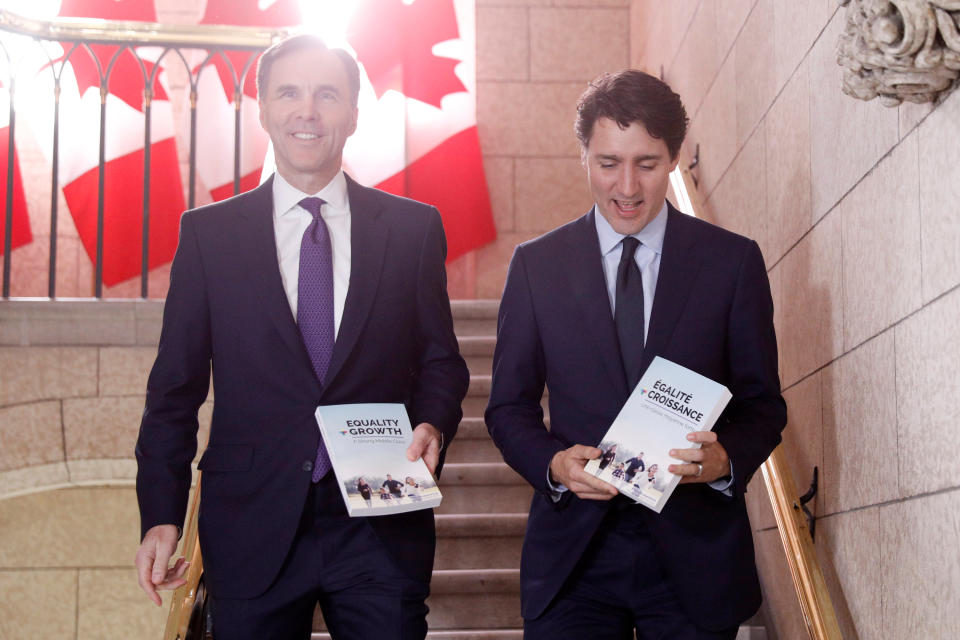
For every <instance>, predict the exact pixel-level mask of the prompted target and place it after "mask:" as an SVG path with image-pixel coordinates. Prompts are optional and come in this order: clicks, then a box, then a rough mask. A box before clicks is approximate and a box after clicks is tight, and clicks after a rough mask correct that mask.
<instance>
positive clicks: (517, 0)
mask: <svg viewBox="0 0 960 640" xmlns="http://www.w3.org/2000/svg"><path fill="white" fill-rule="evenodd" d="M476 3H477V6H478V7H486V6H494V7H539V6H544V5H551V4H553V0H476Z"/></svg>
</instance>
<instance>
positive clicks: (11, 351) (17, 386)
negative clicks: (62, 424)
mask: <svg viewBox="0 0 960 640" xmlns="http://www.w3.org/2000/svg"><path fill="white" fill-rule="evenodd" d="M96 393H97V350H96V349H94V348H92V347H77V348H69V347H0V406H3V405H8V404H18V403H22V402H32V401H34V400H50V399H54V398H57V399H59V398H69V397H81V396H94V395H96Z"/></svg>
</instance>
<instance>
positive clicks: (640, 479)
mask: <svg viewBox="0 0 960 640" xmlns="http://www.w3.org/2000/svg"><path fill="white" fill-rule="evenodd" d="M600 450H601V451H602V452H603V453H602V454H600V466H599V470H598V471H597V473H596V476H597V477H598V478H600V479H601V480H603V481H604V482H609V483H610V484H612V485H613V486H615V487H616V488H617V489H619V490H620V491H621V493H626V494H627V495H629V496H630V497H632V498H633V499H634V500H638V499H639V498H640V495H641V494H645V495H646V496H647V497H648V498H650V499H651V500H653V501H654V502H656V501H657V500H659V499H660V495H661V494H662V493H663V489H664V488H665V487H666V482H667V479H666V477H665V472H663V471H661V470H660V469H661V464H662V461H656V460H653V459H650V458H649V457H647V456H646V455H645V454H644V452H643V451H636V452H635V451H632V450H631V449H629V448H628V447H626V446H625V445H624V444H623V443H619V442H614V441H612V440H604V441H603V442H601V443H600Z"/></svg>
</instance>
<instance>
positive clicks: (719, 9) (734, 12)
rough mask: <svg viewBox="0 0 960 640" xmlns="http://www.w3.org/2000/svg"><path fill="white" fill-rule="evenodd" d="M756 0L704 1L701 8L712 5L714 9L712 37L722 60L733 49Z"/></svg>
mask: <svg viewBox="0 0 960 640" xmlns="http://www.w3.org/2000/svg"><path fill="white" fill-rule="evenodd" d="M756 3H757V0H706V2H701V3H700V4H701V6H703V5H705V4H712V5H714V6H715V7H716V14H717V31H716V34H715V35H714V36H713V37H714V38H715V39H716V42H717V55H718V56H719V57H720V59H721V60H723V59H724V58H725V57H726V56H727V54H729V53H730V52H731V50H732V49H733V45H734V43H735V42H736V41H737V37H738V36H739V35H740V30H741V29H743V24H744V23H745V22H746V21H747V16H749V15H750V11H751V10H752V9H753V7H754V5H755V4H756Z"/></svg>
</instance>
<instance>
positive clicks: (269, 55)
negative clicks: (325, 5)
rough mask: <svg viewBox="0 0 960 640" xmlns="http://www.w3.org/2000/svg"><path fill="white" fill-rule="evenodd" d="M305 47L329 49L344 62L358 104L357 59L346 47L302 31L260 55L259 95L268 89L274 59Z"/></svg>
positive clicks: (352, 102)
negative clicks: (341, 47) (335, 45)
mask: <svg viewBox="0 0 960 640" xmlns="http://www.w3.org/2000/svg"><path fill="white" fill-rule="evenodd" d="M304 49H316V50H317V51H329V52H331V53H332V54H334V55H335V56H337V57H338V58H340V62H342V63H343V69H344V71H346V72H347V82H348V83H349V86H350V104H352V105H353V106H354V107H355V106H357V99H358V98H359V96H360V68H359V67H358V66H357V61H356V60H354V59H353V56H351V55H350V54H349V53H348V52H347V51H346V50H345V49H339V48H337V49H331V48H330V47H328V46H327V43H326V42H324V41H323V38H320V37H318V36H315V35H312V34H309V33H300V34H297V35H295V36H290V37H289V38H284V39H283V40H281V41H280V42H277V43H275V44H272V45H270V47H269V48H268V49H267V50H266V51H264V52H263V54H262V55H261V56H260V61H259V62H257V95H258V96H260V97H261V98H262V97H263V90H264V89H266V87H267V83H268V82H269V80H270V68H271V67H272V66H273V63H274V61H275V60H276V59H277V58H279V57H281V56H284V55H286V54H288V53H295V52H297V51H303V50H304Z"/></svg>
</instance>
